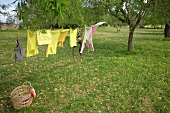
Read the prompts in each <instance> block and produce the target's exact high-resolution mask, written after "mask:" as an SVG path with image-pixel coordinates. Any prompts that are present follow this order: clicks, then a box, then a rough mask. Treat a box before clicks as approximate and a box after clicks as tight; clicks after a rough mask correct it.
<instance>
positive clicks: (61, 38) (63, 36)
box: [58, 29, 69, 47]
mask: <svg viewBox="0 0 170 113" xmlns="http://www.w3.org/2000/svg"><path fill="white" fill-rule="evenodd" d="M68 31H69V29H64V30H60V36H59V40H58V42H59V44H58V46H60V47H63V43H64V41H65V39H66V36H67V34H68Z"/></svg>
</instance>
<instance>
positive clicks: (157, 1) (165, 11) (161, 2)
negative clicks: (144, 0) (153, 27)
mask: <svg viewBox="0 0 170 113" xmlns="http://www.w3.org/2000/svg"><path fill="white" fill-rule="evenodd" d="M169 4H170V1H169V0H154V1H151V2H150V9H149V11H148V13H147V16H146V18H147V19H148V18H150V19H152V20H154V21H152V22H153V24H165V29H164V37H165V38H170V13H169V12H170V7H169Z"/></svg>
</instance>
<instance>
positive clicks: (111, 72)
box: [0, 27, 170, 113]
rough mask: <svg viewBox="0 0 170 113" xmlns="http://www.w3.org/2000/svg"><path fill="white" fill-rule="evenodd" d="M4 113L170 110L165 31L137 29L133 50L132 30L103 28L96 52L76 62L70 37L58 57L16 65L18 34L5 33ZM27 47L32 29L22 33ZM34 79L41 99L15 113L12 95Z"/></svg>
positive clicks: (0, 83) (0, 95)
mask: <svg viewBox="0 0 170 113" xmlns="http://www.w3.org/2000/svg"><path fill="white" fill-rule="evenodd" d="M0 40H1V43H0V47H1V49H0V59H1V63H0V64H1V68H0V103H1V104H0V112H4V113H10V112H11V113H23V112H24V113H33V112H34V113H42V112H46V113H49V112H55V113H58V112H62V113H73V112H80V113H86V112H94V113H105V112H108V113H110V112H113V113H118V112H120V113H122V112H126V113H130V112H132V113H140V112H142V113H143V112H144V113H145V112H146V113H156V112H160V113H168V112H170V89H169V87H170V57H169V56H170V46H169V43H170V42H169V41H163V29H137V30H136V31H135V34H134V38H133V51H132V52H131V53H129V52H128V51H127V40H128V29H121V31H120V32H116V29H115V28H112V27H110V28H108V27H99V28H98V29H97V32H96V34H95V37H94V39H93V44H94V47H95V48H94V49H95V51H94V52H91V53H88V52H87V47H86V48H85V50H84V52H83V56H82V57H80V56H79V53H78V47H77V48H76V49H75V59H73V58H72V53H71V48H70V47H69V37H67V39H66V41H65V43H64V47H63V48H61V47H58V48H57V54H56V55H49V57H48V58H47V57H45V52H46V49H47V46H46V45H44V46H39V54H38V55H36V56H33V57H28V58H23V60H22V61H20V62H17V63H14V47H15V46H16V45H15V41H16V39H15V31H0ZM19 40H20V42H21V43H22V45H23V47H24V48H26V40H27V34H26V31H22V30H20V31H19ZM25 81H29V82H31V84H32V86H33V87H34V88H35V90H36V93H37V96H36V97H35V98H34V100H33V103H32V104H31V105H30V106H29V107H26V108H23V109H21V110H15V109H14V108H13V106H12V103H11V100H10V93H11V91H12V90H13V89H14V88H16V87H17V86H19V85H22V84H23V82H25Z"/></svg>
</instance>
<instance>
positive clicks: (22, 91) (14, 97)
mask: <svg viewBox="0 0 170 113" xmlns="http://www.w3.org/2000/svg"><path fill="white" fill-rule="evenodd" d="M35 95H36V94H35V90H34V88H33V87H32V86H31V83H30V82H24V83H23V85H21V86H18V87H16V88H15V89H14V90H13V91H12V92H11V101H12V104H13V107H14V108H15V109H17V110H19V109H21V108H23V107H26V106H29V105H30V104H31V103H32V100H33V98H34V97H35Z"/></svg>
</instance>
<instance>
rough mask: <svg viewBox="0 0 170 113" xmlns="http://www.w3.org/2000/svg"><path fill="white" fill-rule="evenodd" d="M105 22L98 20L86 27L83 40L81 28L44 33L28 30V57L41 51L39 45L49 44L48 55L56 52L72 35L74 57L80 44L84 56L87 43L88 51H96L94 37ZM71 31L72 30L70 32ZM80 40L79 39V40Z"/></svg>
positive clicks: (71, 43) (71, 44) (71, 42)
mask: <svg viewBox="0 0 170 113" xmlns="http://www.w3.org/2000/svg"><path fill="white" fill-rule="evenodd" d="M104 23H105V22H98V23H97V24H95V25H92V26H91V27H85V33H84V39H83V41H82V40H81V38H80V37H81V35H82V34H81V33H80V32H81V30H79V29H78V28H76V29H74V30H73V29H71V28H70V29H60V30H46V31H45V32H44V33H43V32H41V31H39V30H38V31H36V32H31V31H30V30H27V48H26V57H30V56H34V55H37V54H38V53H39V51H38V46H41V45H47V46H48V47H47V51H46V57H48V55H49V54H56V51H57V47H63V46H64V44H63V43H64V41H65V39H66V36H67V35H68V33H69V35H70V39H69V41H70V47H71V48H73V51H72V52H73V53H72V54H73V57H74V48H75V47H76V46H77V42H78V44H80V48H79V53H80V55H81V56H82V54H83V50H84V48H85V44H86V46H87V47H88V51H89V52H90V51H94V47H93V42H92V38H93V37H94V34H95V32H96V29H97V27H98V26H100V25H102V24H104ZM69 31H70V32H69ZM77 40H78V41H77Z"/></svg>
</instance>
